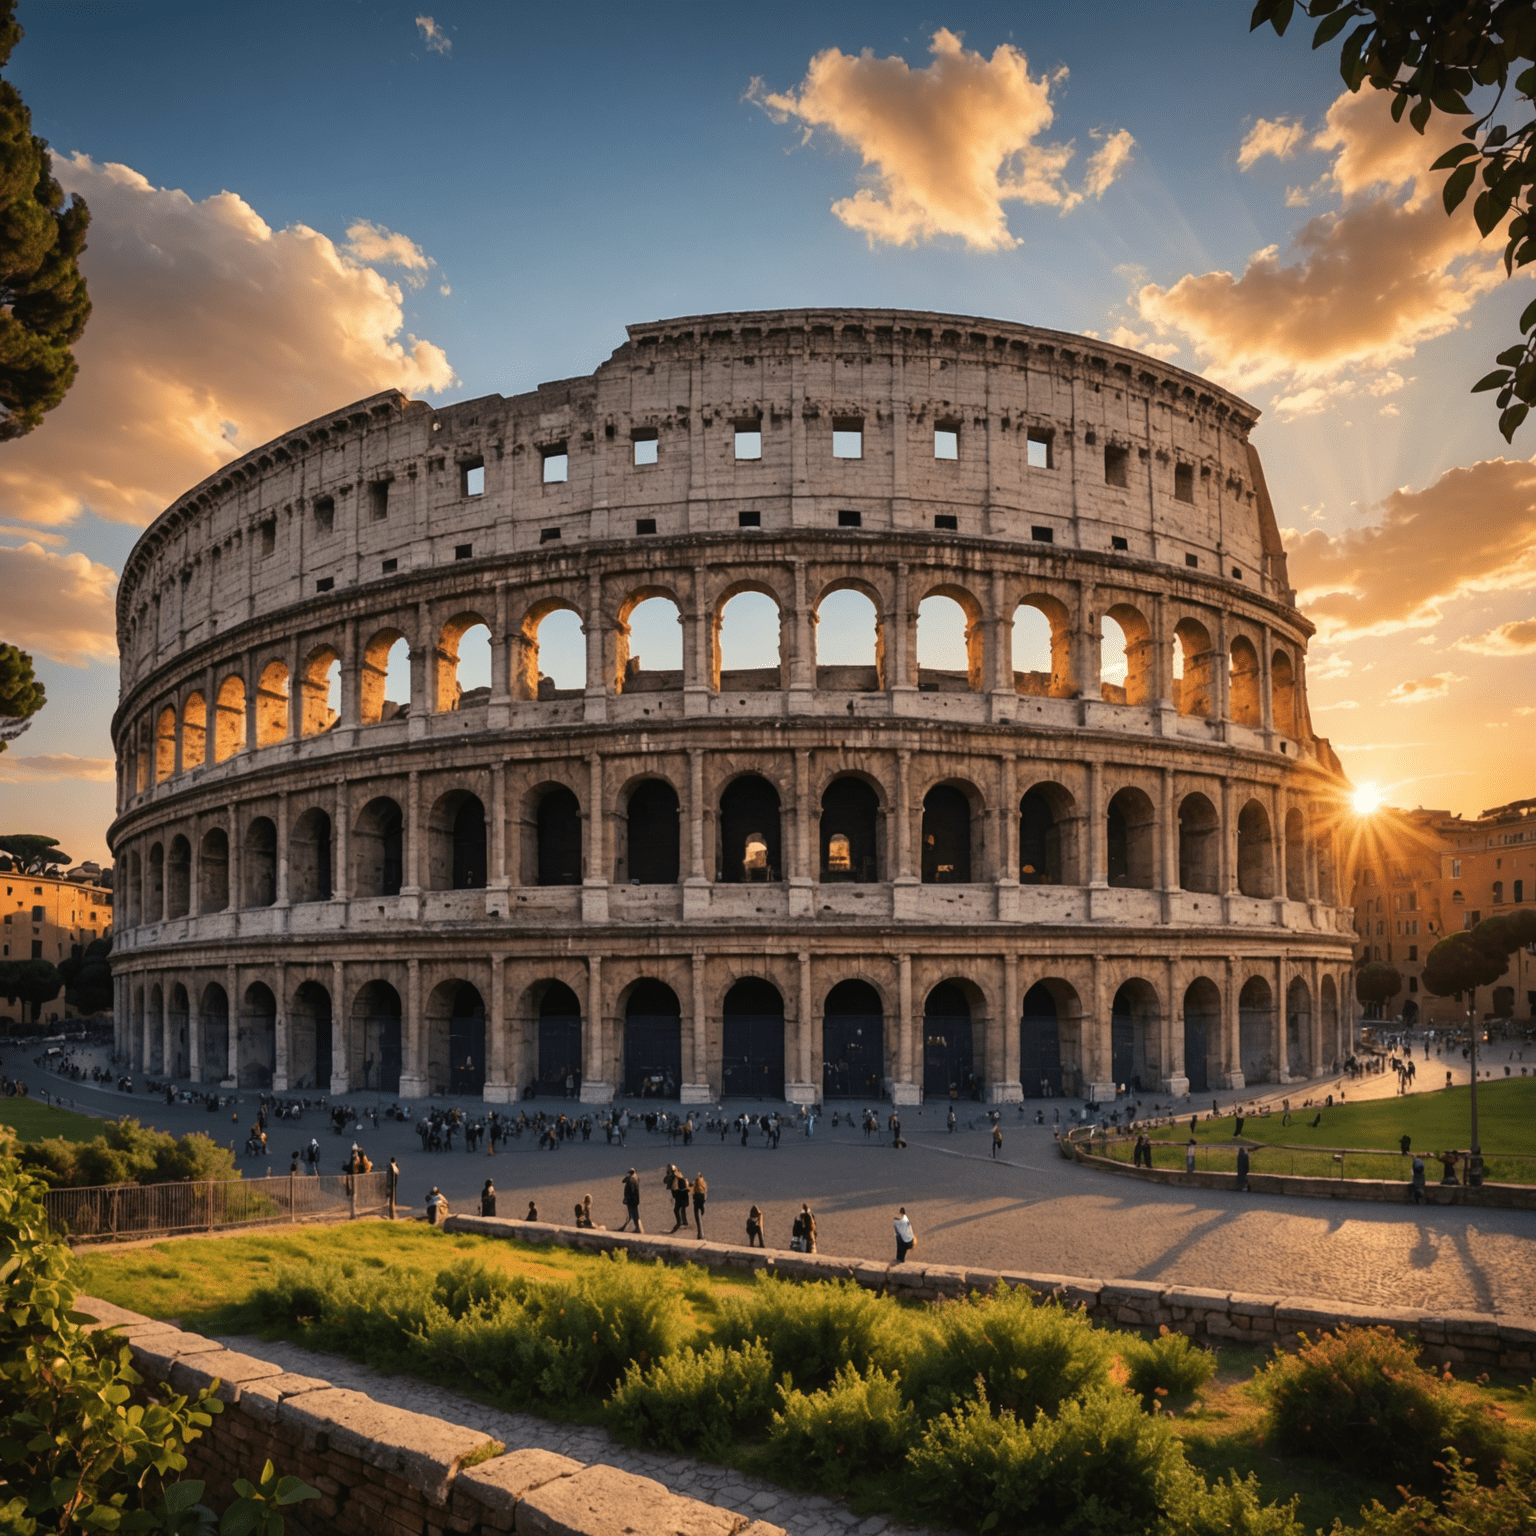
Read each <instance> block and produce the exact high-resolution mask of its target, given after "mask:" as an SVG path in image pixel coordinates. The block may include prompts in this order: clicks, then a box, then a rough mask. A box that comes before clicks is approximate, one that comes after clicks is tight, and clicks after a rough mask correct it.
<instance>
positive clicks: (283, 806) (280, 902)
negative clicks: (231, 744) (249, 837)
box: [272, 789, 288, 907]
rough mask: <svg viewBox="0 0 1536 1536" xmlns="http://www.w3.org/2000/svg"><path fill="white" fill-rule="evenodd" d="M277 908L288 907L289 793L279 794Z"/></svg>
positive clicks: (282, 792)
mask: <svg viewBox="0 0 1536 1536" xmlns="http://www.w3.org/2000/svg"><path fill="white" fill-rule="evenodd" d="M272 905H273V906H275V907H286V906H287V905H288V791H287V790H286V789H280V790H279V791H278V792H277V900H276V901H274V902H273V903H272Z"/></svg>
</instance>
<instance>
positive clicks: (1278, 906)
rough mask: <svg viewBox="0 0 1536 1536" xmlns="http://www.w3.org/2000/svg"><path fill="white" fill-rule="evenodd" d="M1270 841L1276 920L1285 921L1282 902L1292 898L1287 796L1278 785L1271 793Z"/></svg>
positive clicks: (1278, 921)
mask: <svg viewBox="0 0 1536 1536" xmlns="http://www.w3.org/2000/svg"><path fill="white" fill-rule="evenodd" d="M1269 841H1270V847H1271V848H1272V849H1273V850H1274V851H1273V853H1272V854H1271V857H1272V859H1273V861H1274V866H1275V921H1276V922H1277V923H1284V921H1285V907H1284V906H1283V905H1282V903H1283V902H1286V901H1289V900H1290V885H1289V882H1288V881H1287V879H1286V858H1285V796H1284V795H1283V794H1282V793H1281V791H1280V789H1279V788H1278V787H1276V788H1275V789H1274V790H1273V791H1272V793H1271V795H1270V817H1269Z"/></svg>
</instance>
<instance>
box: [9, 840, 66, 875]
mask: <svg viewBox="0 0 1536 1536" xmlns="http://www.w3.org/2000/svg"><path fill="white" fill-rule="evenodd" d="M0 853H8V854H9V855H10V856H11V858H13V859H14V860H15V861H16V868H17V871H18V872H19V873H21V874H23V875H42V874H48V873H51V872H52V871H54V870H56V869H61V868H64V867H66V866H67V865H68V864H69V862H70V859H69V855H68V854H67V853H65V852H64V850H63V849H62V848H60V847H59V840H58V838H56V837H42V836H40V835H39V834H38V833H36V832H8V833H6V835H5V836H4V837H0Z"/></svg>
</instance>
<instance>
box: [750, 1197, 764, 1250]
mask: <svg viewBox="0 0 1536 1536" xmlns="http://www.w3.org/2000/svg"><path fill="white" fill-rule="evenodd" d="M767 1246H768V1245H767V1244H766V1243H765V1242H764V1241H763V1213H762V1211H761V1210H760V1209H759V1208H758V1207H757V1206H755V1205H754V1206H753V1207H752V1209H751V1210H750V1211H748V1212H747V1247H748V1248H766V1247H767Z"/></svg>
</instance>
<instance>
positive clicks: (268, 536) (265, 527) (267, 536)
mask: <svg viewBox="0 0 1536 1536" xmlns="http://www.w3.org/2000/svg"><path fill="white" fill-rule="evenodd" d="M276 548H277V519H276V518H275V517H269V518H268V519H267V520H266V522H264V523H263V524H262V525H261V552H262V554H263V555H270V554H271V553H272V551H273V550H274V549H276Z"/></svg>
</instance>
